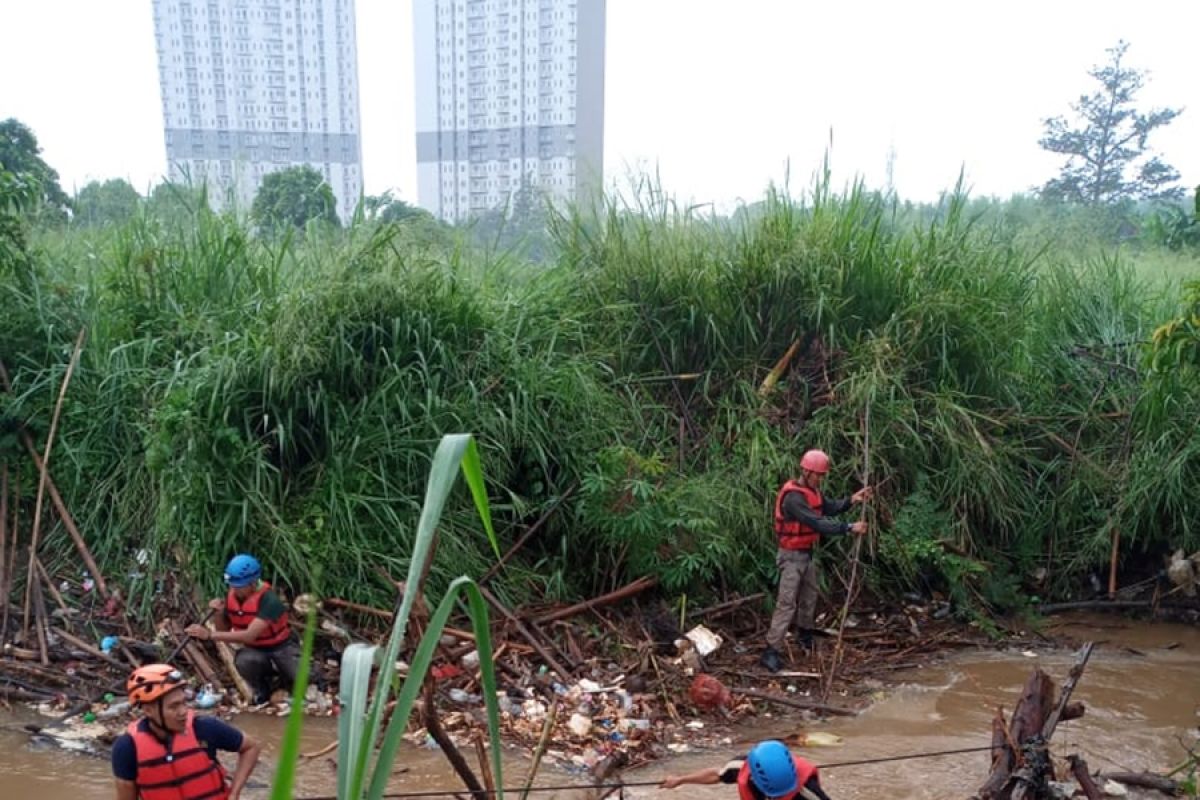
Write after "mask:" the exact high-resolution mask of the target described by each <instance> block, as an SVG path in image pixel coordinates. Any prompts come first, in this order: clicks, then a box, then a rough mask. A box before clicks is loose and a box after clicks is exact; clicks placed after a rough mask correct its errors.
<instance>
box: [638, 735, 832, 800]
mask: <svg viewBox="0 0 1200 800" xmlns="http://www.w3.org/2000/svg"><path fill="white" fill-rule="evenodd" d="M712 783H729V784H736V785H737V788H738V798H739V800H793V798H802V799H803V800H829V795H827V794H825V792H823V791H822V790H821V779H820V777H819V776H818V775H817V766H816V765H815V764H813V763H812V762H811V761H808V760H806V759H803V758H801V757H800V756H794V755H792V752H791V751H790V750H788V749H787V745H785V744H784V743H783V742H778V741H775V740H773V739H771V740H768V741H765V742H759V743H758V744H757V745H755V746H754V749H753V750H751V751H750V752H749V753H747V754H746V756H745V757H744V758H736V759H734V760H733V761H730V762H729V763H728V764H726V765H725V766H724V767H722V768H721V769H719V770H717V769H713V768H711V767H710V768H709V769H702V770H700V771H699V772H693V773H690V774H688V775H668V776H667V778H666V779H665V780H663V782H662V784H661V786H662V788H663V789H674V788H676V787H678V786H683V785H685V784H701V785H703V784H712Z"/></svg>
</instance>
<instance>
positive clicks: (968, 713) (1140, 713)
mask: <svg viewBox="0 0 1200 800" xmlns="http://www.w3.org/2000/svg"><path fill="white" fill-rule="evenodd" d="M1052 625H1053V626H1054V627H1053V628H1052V629H1051V630H1050V631H1049V632H1053V633H1068V634H1070V635H1071V636H1073V637H1076V638H1080V639H1082V638H1089V639H1092V640H1094V641H1096V642H1098V643H1099V647H1098V648H1097V650H1096V652H1095V654H1094V655H1093V657H1092V660H1091V663H1090V664H1089V665H1088V668H1087V671H1086V672H1085V674H1084V677H1083V680H1082V681H1081V683H1080V685H1079V688H1078V689H1077V690H1076V692H1075V696H1074V699H1077V700H1081V701H1083V702H1084V703H1085V704H1086V706H1087V714H1086V715H1085V716H1084V717H1083V718H1082V719H1080V720H1075V721H1071V722H1068V723H1065V724H1063V725H1061V726H1060V727H1059V732H1058V734H1057V735H1056V737H1055V740H1054V744H1053V751H1054V752H1055V753H1056V754H1057V755H1060V756H1065V755H1067V754H1068V753H1078V754H1080V755H1082V756H1083V757H1084V758H1086V759H1087V761H1088V763H1089V765H1090V766H1091V767H1092V769H1093V770H1095V769H1109V770H1121V771H1141V770H1143V769H1149V770H1154V771H1162V770H1164V769H1165V768H1167V767H1168V765H1171V764H1174V763H1177V762H1179V761H1180V760H1182V759H1183V757H1184V756H1185V751H1184V749H1183V746H1182V745H1181V743H1180V738H1181V737H1182V738H1183V739H1184V741H1192V742H1194V741H1195V739H1196V732H1197V725H1198V724H1200V717H1198V716H1197V713H1198V709H1200V680H1198V676H1200V629H1198V628H1195V627H1189V626H1183V625H1173V624H1166V623H1146V622H1139V621H1133V620H1126V619H1121V618H1118V617H1098V616H1086V617H1074V618H1071V619H1065V618H1064V619H1060V620H1058V621H1056V622H1054V623H1052ZM1073 660H1074V654H1073V653H1072V652H1071V651H1069V650H1059V649H1052V648H1036V649H1035V651H1023V650H1004V651H995V652H994V651H975V652H967V653H959V654H956V655H954V656H952V657H949V658H947V659H945V660H944V661H942V662H940V663H938V664H936V665H934V666H929V667H925V668H922V669H919V670H912V671H908V672H903V673H898V674H896V675H895V676H893V679H894V684H893V685H891V686H889V687H888V688H887V689H884V690H880V691H879V692H878V697H877V700H876V702H875V703H874V704H873V705H872V706H871V707H870V708H869V709H868V710H867V711H865V712H864V713H863V714H861V715H859V716H857V717H853V718H845V719H834V720H830V721H828V722H823V723H819V724H817V725H814V726H812V727H811V728H810V730H822V731H829V732H831V733H835V734H837V735H839V736H841V737H842V738H843V740H844V743H843V744H842V745H841V746H838V747H823V748H819V749H816V748H814V749H811V750H808V751H801V752H802V753H803V754H804V755H805V756H807V757H808V758H810V759H811V760H813V761H815V762H817V763H819V764H820V763H826V764H828V763H832V762H838V761H851V760H859V759H871V758H880V757H886V756H894V755H901V754H909V753H924V752H931V751H938V750H949V749H955V748H963V747H971V746H974V745H987V744H988V742H989V739H990V721H991V718H992V715H993V714H994V712H995V709H996V707H997V706H998V705H999V706H1004V708H1005V709H1006V711H1008V710H1011V708H1012V706H1013V704H1014V703H1015V702H1016V699H1017V697H1018V695H1019V694H1020V690H1021V686H1022V685H1023V684H1024V682H1025V679H1026V677H1027V676H1028V674H1029V671H1030V670H1031V669H1032V668H1033V667H1034V666H1036V665H1040V666H1042V667H1043V668H1044V669H1046V670H1047V671H1049V672H1050V674H1051V675H1052V676H1053V677H1054V678H1055V679H1056V681H1059V682H1060V683H1061V681H1062V679H1063V678H1064V677H1065V675H1066V672H1067V670H1068V669H1069V668H1070V665H1071V663H1072V662H1073ZM20 721H25V718H23V717H22V718H16V717H12V716H9V717H4V716H2V715H0V722H4V723H6V724H12V723H14V722H20ZM236 722H237V724H238V725H239V726H240V727H242V728H243V729H245V730H247V731H249V732H250V733H251V734H253V735H256V736H258V737H260V738H261V739H263V740H264V741H265V742H267V748H266V752H265V754H264V759H265V760H266V761H267V762H268V763H273V762H274V758H275V755H276V743H277V741H278V738H279V735H280V734H281V732H282V725H283V722H282V720H280V719H275V718H271V717H262V716H249V715H244V716H242V717H239V718H238V719H237V720H236ZM800 730H803V725H802V723H800V722H798V721H797V720H796V718H789V717H787V716H783V717H780V716H775V717H771V718H766V717H758V718H756V719H754V720H753V721H751V722H748V723H746V724H744V725H740V726H739V727H737V728H735V729H734V742H733V743H732V744H730V745H729V747H728V748H723V749H721V750H709V751H696V752H689V753H685V754H682V755H678V756H674V757H672V758H670V759H666V760H663V761H660V762H658V763H656V764H654V765H653V766H651V767H647V768H645V769H641V770H637V771H633V772H628V773H626V779H627V780H628V781H631V782H632V781H649V780H656V779H659V778H661V777H662V776H663V775H666V774H669V773H679V772H690V771H693V770H696V769H700V768H703V767H706V766H710V765H717V766H719V765H720V764H722V763H723V762H724V760H725V759H727V758H729V757H732V756H736V755H738V754H740V753H742V752H745V750H746V749H747V748H748V747H749V745H750V744H752V743H753V742H754V741H756V740H758V739H761V738H767V737H783V736H786V735H787V734H790V733H796V732H798V731H800ZM333 738H334V725H333V723H332V720H328V719H314V720H309V721H307V722H306V725H305V744H304V749H305V750H316V749H318V748H319V747H321V746H322V745H324V744H327V743H328V742H330V741H332V739H333ZM402 762H403V765H404V767H405V768H406V772H404V773H403V774H402V775H397V777H396V779H395V782H394V785H395V786H396V787H397V788H403V789H404V790H411V791H429V790H434V789H439V788H445V787H452V786H456V785H457V784H456V782H455V780H454V778H453V775H452V773H451V771H450V769H449V768H448V766H447V765H446V763H445V761H444V759H443V758H442V757H441V756H440V754H439V753H437V752H436V751H430V750H425V749H423V748H419V747H415V746H412V747H408V746H406V748H405V749H404V751H403V753H402ZM507 766H508V769H507V771H506V775H507V776H508V779H507V780H506V783H508V784H510V785H512V784H513V783H514V782H517V780H516V776H523V775H524V773H525V768H526V764H525V763H524V761H523V760H522V759H520V758H518V757H516V756H515V755H514V756H513V757H512V758H511V759H509V760H508V762H507ZM987 768H988V755H987V753H972V754H964V755H955V756H945V757H940V758H931V759H920V760H911V761H899V762H892V763H887V764H878V765H870V766H854V767H842V768H832V769H826V770H824V771H823V773H822V783H823V785H824V787H825V789H826V792H828V793H829V795H830V796H831V797H832V798H834V800H860V799H861V800H865V799H866V798H880V797H897V798H910V799H911V800H943V799H946V800H949V799H950V798H955V799H957V798H965V797H968V796H970V795H971V793H972V792H973V791H974V790H975V789H976V788H977V787H978V786H979V785H980V784H981V783H982V782H983V780H984V778H985V777H986V774H987ZM0 775H2V776H3V782H2V783H0V797H2V798H27V797H28V798H36V800H85V798H86V799H90V798H111V797H112V796H113V792H112V780H111V777H110V773H109V770H108V765H107V763H106V762H104V761H102V760H100V759H96V758H88V757H85V756H79V755H72V754H69V753H65V752H63V751H61V750H58V749H56V748H33V747H31V746H30V745H29V743H28V739H27V737H25V736H24V735H22V734H20V733H16V732H13V731H11V730H4V729H0ZM256 778H257V779H259V780H260V781H262V782H263V783H266V782H268V781H269V780H270V770H269V767H261V766H260V768H259V770H258V771H257V772H256ZM570 780H571V778H570V777H569V776H566V775H565V774H564V773H561V772H558V771H556V770H554V769H551V768H548V767H544V768H543V770H542V772H541V775H540V780H539V783H565V782H570ZM332 788H333V766H332V761H331V760H329V759H326V758H320V759H316V760H314V761H312V762H309V763H307V764H305V765H303V766H302V767H301V768H300V771H299V780H298V789H297V796H298V797H300V796H305V795H311V794H324V793H328V792H331V791H332ZM266 795H267V792H266V790H265V789H261V788H260V789H253V790H250V791H248V792H246V793H245V795H244V797H247V798H250V799H251V800H256V799H257V798H263V797H266ZM555 796H557V797H559V798H562V799H563V800H574V799H575V798H582V797H585V796H586V795H585V794H584V793H582V792H579V791H570V792H558V793H556V794H552V793H546V794H542V795H534V796H533V797H536V798H539V800H540V798H553V797H555ZM734 796H736V795H735V794H734V792H733V791H732V790H731V789H730V788H729V787H720V786H714V787H694V786H693V787H688V788H687V789H679V790H675V791H673V792H669V791H663V790H659V789H656V788H634V789H629V790H627V791H626V797H627V798H630V799H631V800H633V798H670V797H675V798H677V799H678V800H684V798H693V797H694V798H701V799H703V798H714V799H715V798H732V797H734ZM1135 796H1136V795H1135Z"/></svg>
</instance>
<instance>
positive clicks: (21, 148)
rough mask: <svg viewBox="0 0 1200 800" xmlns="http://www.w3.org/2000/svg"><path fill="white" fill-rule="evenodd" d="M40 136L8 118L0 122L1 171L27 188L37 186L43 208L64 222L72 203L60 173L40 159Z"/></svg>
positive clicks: (19, 122)
mask: <svg viewBox="0 0 1200 800" xmlns="http://www.w3.org/2000/svg"><path fill="white" fill-rule="evenodd" d="M41 153H42V148H41V147H40V146H39V145H38V140H37V137H36V136H34V135H33V131H31V130H30V129H29V127H28V126H26V125H25V124H24V123H22V122H21V121H19V120H17V119H13V118H12V117H9V118H8V119H6V120H4V121H3V122H0V169H3V170H4V171H6V172H9V173H10V174H12V175H13V176H14V177H15V178H16V179H17V180H19V181H21V182H22V183H23V184H26V185H30V184H32V185H36V187H37V192H36V193H37V197H38V200H39V202H40V204H41V205H43V206H44V207H45V209H46V210H47V211H49V212H53V214H54V216H56V217H58V218H60V219H65V218H66V213H65V212H66V210H67V209H68V208H70V206H71V201H70V199H69V198H68V197H67V195H66V193H65V192H64V191H63V190H62V187H61V186H60V185H59V183H58V173H57V172H56V171H55V170H54V168H53V167H51V166H50V165H49V164H47V163H46V162H45V161H44V160H43V159H42V156H41Z"/></svg>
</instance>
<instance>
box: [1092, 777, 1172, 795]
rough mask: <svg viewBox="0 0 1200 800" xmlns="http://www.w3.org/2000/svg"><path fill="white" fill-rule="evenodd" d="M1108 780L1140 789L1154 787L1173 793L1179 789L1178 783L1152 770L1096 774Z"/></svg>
mask: <svg viewBox="0 0 1200 800" xmlns="http://www.w3.org/2000/svg"><path fill="white" fill-rule="evenodd" d="M1097 777H1099V778H1103V779H1105V780H1109V781H1116V782H1117V783H1123V784H1125V785H1126V786H1137V787H1139V788H1141V789H1156V790H1158V791H1160V792H1166V793H1167V794H1170V795H1174V794H1176V793H1177V792H1178V791H1179V784H1178V783H1177V782H1175V781H1173V780H1171V779H1170V778H1168V777H1165V776H1163V775H1155V774H1154V773H1153V772H1102V773H1100V774H1099V775H1097Z"/></svg>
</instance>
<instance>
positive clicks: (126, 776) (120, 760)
mask: <svg viewBox="0 0 1200 800" xmlns="http://www.w3.org/2000/svg"><path fill="white" fill-rule="evenodd" d="M147 725H148V721H147V720H144V719H143V720H142V721H141V722H139V723H138V730H140V731H145V730H149V728H148V727H147ZM192 725H193V726H194V728H193V729H194V730H195V732H196V739H198V740H199V742H200V746H201V747H203V748H204V749H205V750H207V751H208V756H209V758H211V759H212V760H213V761H216V760H217V751H218V750H224V751H226V752H227V753H236V752H238V751H239V750H241V749H242V732H241V731H239V730H238V729H237V728H235V727H233V726H232V725H229V724H227V723H225V722H222V721H221V720H219V719H217V718H216V717H196V718H195V719H194V720H193V722H192ZM112 769H113V777H115V778H118V779H119V780H123V781H136V780H137V749H136V748H135V747H134V746H133V737H132V736H130V735H129V734H128V733H122V734H121V735H120V736H118V737H117V738H116V741H114V742H113V746H112Z"/></svg>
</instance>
